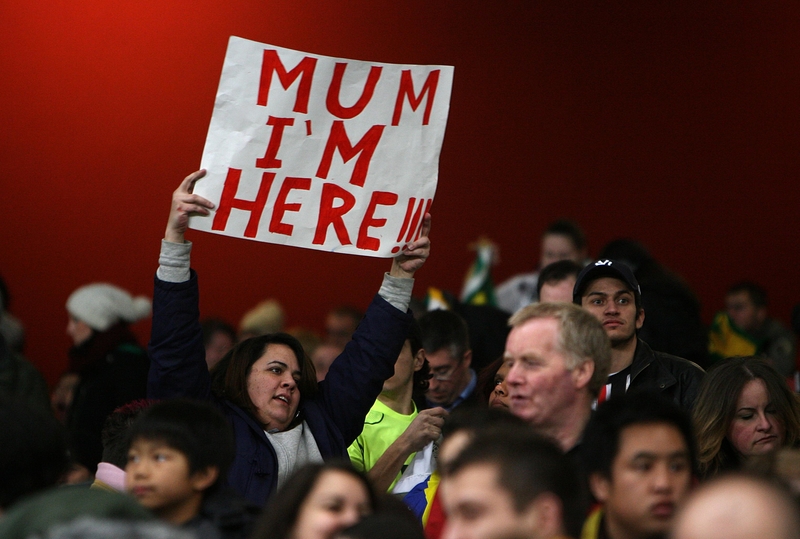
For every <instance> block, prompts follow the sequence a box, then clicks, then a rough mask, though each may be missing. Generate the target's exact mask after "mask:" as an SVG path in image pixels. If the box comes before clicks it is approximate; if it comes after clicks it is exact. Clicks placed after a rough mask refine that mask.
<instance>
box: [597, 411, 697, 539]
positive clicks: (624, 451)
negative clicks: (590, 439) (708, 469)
mask: <svg viewBox="0 0 800 539" xmlns="http://www.w3.org/2000/svg"><path fill="white" fill-rule="evenodd" d="M691 482H692V472H691V465H690V461H689V450H688V448H687V446H686V441H685V440H684V438H683V436H682V435H681V432H680V431H679V430H678V429H677V428H676V427H674V426H672V425H669V424H665V423H652V424H640V425H631V426H629V427H626V428H625V429H623V431H622V433H621V434H620V439H619V449H618V451H617V455H616V457H614V461H613V462H612V464H611V477H610V478H606V477H602V476H601V475H599V474H593V475H592V476H591V477H590V484H591V488H592V493H593V494H594V495H595V497H596V498H597V499H598V500H599V501H600V502H602V503H603V504H604V506H605V516H606V526H607V528H606V530H607V531H608V532H609V535H610V536H612V537H630V538H634V539H636V538H645V537H651V536H653V535H657V534H664V533H666V532H667V531H668V530H669V528H670V526H671V524H672V520H673V517H674V515H675V512H676V510H677V508H678V507H679V506H680V504H681V502H683V500H684V499H685V497H686V495H687V494H688V493H689V489H690V487H691Z"/></svg>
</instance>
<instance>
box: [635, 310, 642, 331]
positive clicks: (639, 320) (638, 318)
mask: <svg viewBox="0 0 800 539" xmlns="http://www.w3.org/2000/svg"><path fill="white" fill-rule="evenodd" d="M642 324H644V309H639V312H638V313H636V329H641V328H642Z"/></svg>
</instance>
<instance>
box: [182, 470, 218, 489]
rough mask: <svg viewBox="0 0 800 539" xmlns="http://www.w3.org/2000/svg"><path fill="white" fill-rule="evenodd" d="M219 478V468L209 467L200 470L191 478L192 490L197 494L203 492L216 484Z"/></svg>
mask: <svg viewBox="0 0 800 539" xmlns="http://www.w3.org/2000/svg"><path fill="white" fill-rule="evenodd" d="M218 477H219V468H217V467H216V466H208V467H206V468H203V469H202V470H198V471H196V472H194V473H193V474H192V476H191V477H190V478H189V482H190V483H191V485H192V489H194V490H195V491H197V492H202V491H204V490H206V489H207V488H208V487H210V486H211V485H213V484H214V482H215V481H216V480H217V478H218Z"/></svg>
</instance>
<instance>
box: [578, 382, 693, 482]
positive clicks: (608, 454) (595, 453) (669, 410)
mask: <svg viewBox="0 0 800 539" xmlns="http://www.w3.org/2000/svg"><path fill="white" fill-rule="evenodd" d="M634 425H669V426H671V427H674V428H675V429H677V430H678V432H680V433H681V436H682V437H683V440H684V442H685V443H686V448H687V450H688V452H689V462H690V465H691V469H692V473H694V472H696V470H697V451H696V449H695V447H696V446H695V440H694V432H693V431H692V423H691V419H690V418H689V415H688V414H687V413H686V412H685V411H684V410H683V409H681V408H680V407H678V406H677V405H676V404H675V403H674V402H672V401H671V400H669V399H667V398H665V397H663V396H661V395H658V394H654V393H649V392H645V391H631V392H628V393H626V394H625V395H620V396H618V397H614V398H613V399H609V400H607V401H605V402H603V403H602V404H601V405H600V406H598V407H597V411H596V412H595V413H594V415H592V418H591V419H590V420H589V424H588V425H587V426H586V430H585V431H584V433H583V443H582V453H581V457H582V459H583V463H584V470H585V472H586V475H587V476H588V475H591V474H594V473H597V474H600V475H602V476H603V477H605V478H607V479H611V466H612V464H613V462H614V459H615V458H616V456H617V453H618V452H619V443H620V438H621V437H622V431H624V430H625V429H626V428H628V427H631V426H634Z"/></svg>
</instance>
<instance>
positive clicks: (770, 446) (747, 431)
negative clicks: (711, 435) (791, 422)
mask: <svg viewBox="0 0 800 539" xmlns="http://www.w3.org/2000/svg"><path fill="white" fill-rule="evenodd" d="M785 437H786V426H785V425H784V423H783V421H782V420H781V418H780V417H778V413H777V409H776V408H775V406H774V405H773V404H772V402H771V400H770V396H769V393H767V386H766V385H765V384H764V381H763V380H760V379H755V380H750V381H749V382H747V384H745V386H744V387H743V388H742V391H741V393H739V399H738V400H737V401H736V413H735V414H734V416H733V420H732V421H731V424H730V427H728V441H730V442H731V444H732V445H733V447H734V448H736V451H738V452H739V453H740V454H741V455H742V456H744V457H749V456H752V455H764V454H767V453H771V452H773V451H775V450H777V449H778V448H780V447H781V446H783V442H784V439H785Z"/></svg>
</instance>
